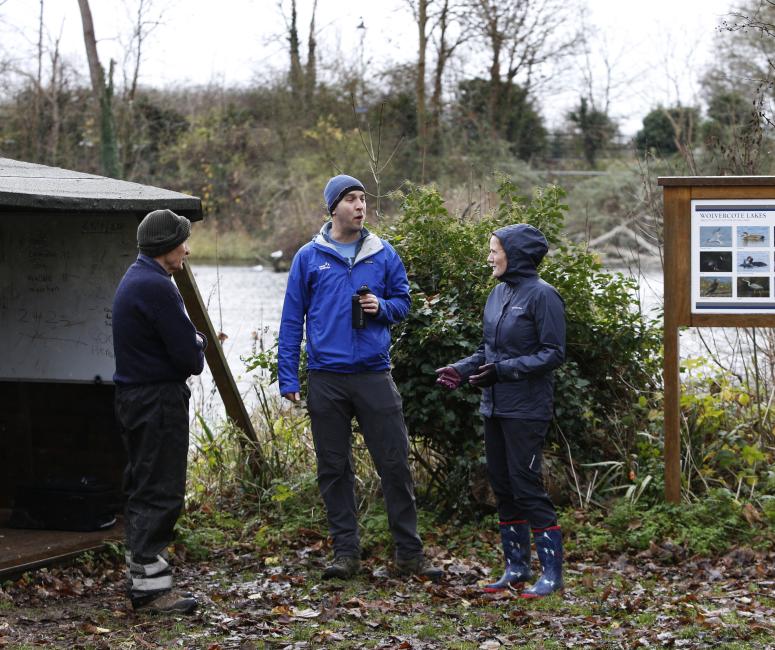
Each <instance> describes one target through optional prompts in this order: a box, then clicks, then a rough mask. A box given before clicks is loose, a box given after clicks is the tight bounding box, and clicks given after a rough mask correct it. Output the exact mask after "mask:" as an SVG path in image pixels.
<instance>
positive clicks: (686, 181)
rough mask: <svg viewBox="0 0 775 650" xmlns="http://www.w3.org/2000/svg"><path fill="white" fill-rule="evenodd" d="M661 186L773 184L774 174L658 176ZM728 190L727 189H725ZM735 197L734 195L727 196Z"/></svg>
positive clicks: (724, 186)
mask: <svg viewBox="0 0 775 650" xmlns="http://www.w3.org/2000/svg"><path fill="white" fill-rule="evenodd" d="M657 184H658V185H661V186H662V187H707V186H713V187H719V188H730V187H742V186H746V185H768V186H770V187H772V186H775V176H660V177H659V178H657ZM727 191H728V189H727ZM729 198H736V197H729Z"/></svg>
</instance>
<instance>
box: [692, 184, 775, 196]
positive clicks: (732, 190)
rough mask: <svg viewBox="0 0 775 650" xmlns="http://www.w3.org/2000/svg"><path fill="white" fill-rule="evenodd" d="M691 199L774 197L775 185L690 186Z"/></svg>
mask: <svg viewBox="0 0 775 650" xmlns="http://www.w3.org/2000/svg"><path fill="white" fill-rule="evenodd" d="M691 193H692V199H731V200H735V199H775V187H771V186H770V187H767V186H765V185H762V184H757V185H752V186H747V187H744V186H735V187H730V186H725V187H692V188H691Z"/></svg>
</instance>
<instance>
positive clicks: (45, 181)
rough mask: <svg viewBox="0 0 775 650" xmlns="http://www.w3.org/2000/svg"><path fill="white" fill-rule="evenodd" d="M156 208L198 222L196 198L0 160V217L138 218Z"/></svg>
mask: <svg viewBox="0 0 775 650" xmlns="http://www.w3.org/2000/svg"><path fill="white" fill-rule="evenodd" d="M159 208H169V209H170V210H173V211H175V212H177V213H178V214H181V215H184V216H185V217H188V219H190V220H191V221H199V220H201V219H202V202H201V200H200V199H198V198H197V197H195V196H190V195H188V194H181V193H180V192H173V191H171V190H165V189H162V188H159V187H153V186H151V185H142V184H140V183H130V182H128V181H119V180H116V179H114V178H107V177H105V176H96V175H94V174H84V173H82V172H75V171H71V170H69V169H61V168H59V167H48V166H46V165H37V164H34V163H29V162H22V161H20V160H12V159H10V158H0V212H8V211H11V210H13V211H19V210H22V211H25V212H29V211H31V210H46V211H50V210H56V211H66V212H102V213H111V214H115V213H117V212H119V213H128V214H136V215H138V216H143V215H145V214H146V213H148V212H150V211H151V210H156V209H159Z"/></svg>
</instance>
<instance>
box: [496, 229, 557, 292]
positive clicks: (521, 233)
mask: <svg viewBox="0 0 775 650" xmlns="http://www.w3.org/2000/svg"><path fill="white" fill-rule="evenodd" d="M493 235H495V236H496V237H497V238H498V240H499V241H500V243H501V246H503V249H504V250H505V251H506V258H507V259H508V266H507V267H506V271H505V273H504V274H503V275H501V276H500V277H499V278H498V280H500V281H501V282H511V283H514V282H517V281H519V279H520V278H528V277H534V276H536V275H538V271H536V267H537V266H538V265H539V264H540V263H541V260H542V259H544V255H546V253H547V251H548V250H549V244H548V243H547V242H546V237H544V234H543V233H542V232H541V231H540V230H538V228H534V227H533V226H530V225H528V224H526V223H517V224H514V225H512V226H504V227H503V228H498V230H496V231H495V232H493Z"/></svg>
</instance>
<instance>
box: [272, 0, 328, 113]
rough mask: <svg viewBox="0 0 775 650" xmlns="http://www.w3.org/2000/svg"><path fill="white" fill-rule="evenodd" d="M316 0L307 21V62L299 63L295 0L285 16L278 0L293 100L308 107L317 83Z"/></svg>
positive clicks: (299, 45) (299, 42) (299, 53)
mask: <svg viewBox="0 0 775 650" xmlns="http://www.w3.org/2000/svg"><path fill="white" fill-rule="evenodd" d="M317 5H318V3H317V0H314V2H313V3H312V16H311V18H310V23H309V36H308V38H307V63H306V66H302V63H301V39H300V38H299V28H298V14H297V11H296V0H291V8H290V15H289V16H286V15H285V12H284V8H283V0H280V2H278V8H279V10H280V14H281V15H282V16H283V19H284V20H285V30H286V39H287V41H288V54H289V59H290V61H289V72H288V81H289V84H290V87H291V94H292V96H293V99H294V101H296V102H297V103H298V104H299V105H301V104H302V102H304V103H305V106H306V107H307V108H308V107H309V106H310V102H311V101H312V97H313V96H314V92H315V87H316V84H317V40H316V35H315V14H316V13H317Z"/></svg>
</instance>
